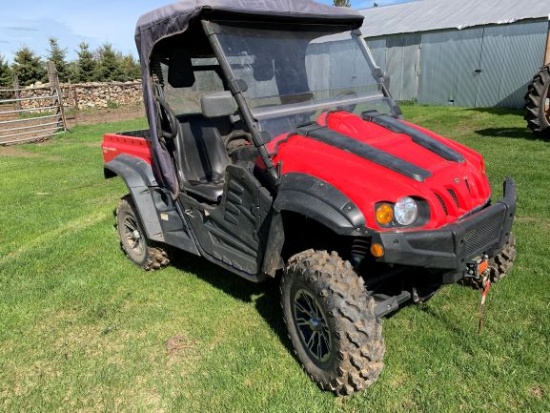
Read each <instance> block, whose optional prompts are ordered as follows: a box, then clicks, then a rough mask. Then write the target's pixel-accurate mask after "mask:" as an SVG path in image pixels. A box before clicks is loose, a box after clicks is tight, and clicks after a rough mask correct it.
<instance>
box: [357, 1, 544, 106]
mask: <svg viewBox="0 0 550 413" xmlns="http://www.w3.org/2000/svg"><path fill="white" fill-rule="evenodd" d="M360 12H361V13H362V14H363V15H364V16H365V20H364V23H363V26H362V28H361V30H362V33H363V35H364V36H365V38H366V40H367V43H368V44H369V46H370V48H371V50H372V52H373V55H374V57H375V60H376V62H377V63H378V65H379V66H380V67H381V68H382V70H383V71H384V72H385V73H386V74H387V75H388V76H389V77H390V91H391V93H392V95H393V96H394V98H396V99H397V100H417V101H418V102H419V103H424V104H439V105H442V104H445V105H457V106H465V107H492V106H498V107H522V106H523V96H524V94H525V92H526V90H527V83H528V82H529V81H530V80H531V79H532V77H533V76H534V74H535V73H536V72H537V71H538V69H539V68H540V67H541V66H542V65H543V64H544V63H545V62H548V61H549V60H550V38H549V18H550V2H548V1H541V0H482V1H479V0H462V1H460V2H458V1H456V0H418V1H415V2H412V3H406V4H400V5H394V6H387V7H374V8H371V9H366V10H360Z"/></svg>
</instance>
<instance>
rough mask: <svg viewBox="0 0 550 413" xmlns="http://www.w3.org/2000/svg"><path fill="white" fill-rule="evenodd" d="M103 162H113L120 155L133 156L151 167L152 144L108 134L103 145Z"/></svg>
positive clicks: (129, 137)
mask: <svg viewBox="0 0 550 413" xmlns="http://www.w3.org/2000/svg"><path fill="white" fill-rule="evenodd" d="M101 150H102V152H103V161H104V162H105V163H107V162H109V161H111V160H112V159H114V158H115V157H117V156H118V155H122V154H125V155H131V156H135V157H136V158H140V159H143V160H144V161H145V162H147V163H148V164H149V165H151V143H150V142H149V141H148V140H146V139H145V138H139V137H136V136H126V135H117V134H116V133H107V134H105V135H103V142H102V143H101Z"/></svg>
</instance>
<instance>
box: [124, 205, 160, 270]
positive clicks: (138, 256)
mask: <svg viewBox="0 0 550 413" xmlns="http://www.w3.org/2000/svg"><path fill="white" fill-rule="evenodd" d="M116 226H117V230H118V235H119V237H120V247H121V248H122V250H123V251H124V253H125V254H126V256H127V257H128V258H129V259H130V260H131V261H132V262H134V263H135V264H136V265H138V266H140V267H141V268H143V269H144V270H146V271H150V270H157V269H159V268H161V267H165V266H166V265H168V263H169V262H170V260H169V259H168V256H167V254H166V252H165V251H164V250H162V249H160V248H158V247H153V246H151V245H150V241H149V240H148V239H147V236H146V235H145V231H143V225H142V224H141V221H140V218H139V215H138V214H137V211H136V208H135V206H134V202H133V201H132V198H131V197H130V195H126V196H124V197H123V198H122V199H121V200H120V203H119V204H118V207H117V209H116Z"/></svg>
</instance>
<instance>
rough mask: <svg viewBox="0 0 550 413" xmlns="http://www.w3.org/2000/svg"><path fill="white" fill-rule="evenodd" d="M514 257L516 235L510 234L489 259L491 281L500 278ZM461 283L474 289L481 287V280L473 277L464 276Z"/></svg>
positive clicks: (512, 264)
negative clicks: (502, 245) (499, 249)
mask: <svg viewBox="0 0 550 413" xmlns="http://www.w3.org/2000/svg"><path fill="white" fill-rule="evenodd" d="M515 259H516V236H515V235H514V234H510V236H509V237H508V240H507V241H506V244H504V247H503V248H502V251H500V252H499V253H498V254H497V255H495V256H494V257H492V258H490V259H489V279H490V280H491V283H497V282H499V281H500V280H502V279H503V278H504V277H505V276H506V274H508V272H509V271H510V270H511V269H512V267H513V266H514V261H515ZM462 284H464V285H466V286H469V287H472V288H474V289H476V290H482V289H483V280H481V279H474V278H464V279H463V280H462Z"/></svg>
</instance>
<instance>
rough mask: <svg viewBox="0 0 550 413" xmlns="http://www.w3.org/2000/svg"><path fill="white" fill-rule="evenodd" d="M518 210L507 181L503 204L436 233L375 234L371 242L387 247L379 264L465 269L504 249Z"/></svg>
mask: <svg viewBox="0 0 550 413" xmlns="http://www.w3.org/2000/svg"><path fill="white" fill-rule="evenodd" d="M515 208H516V191H515V186H514V183H513V181H512V180H511V179H507V180H506V181H505V182H504V197H503V198H502V199H501V200H499V201H498V202H496V203H495V204H493V205H491V206H489V207H487V208H485V209H483V210H481V211H479V212H477V213H475V214H473V215H470V216H468V217H467V218H464V219H462V220H460V221H458V222H456V223H453V224H450V225H447V226H445V227H444V228H441V229H437V230H429V231H403V232H384V233H376V234H374V235H373V237H372V242H376V243H380V244H382V245H383V246H384V249H385V255H384V256H383V257H382V258H379V259H378V261H379V262H385V263H392V264H403V265H412V266H418V267H425V268H439V269H448V270H453V269H456V270H459V269H462V268H464V269H465V263H466V262H467V261H468V260H470V259H472V258H474V257H476V256H479V255H480V254H487V255H489V257H491V256H493V255H495V254H496V253H497V252H498V251H500V250H501V249H502V247H503V246H504V244H505V243H506V240H507V239H508V236H509V235H510V230H511V227H512V223H513V220H514V214H515ZM452 280H454V278H453V277H451V280H450V281H452Z"/></svg>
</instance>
